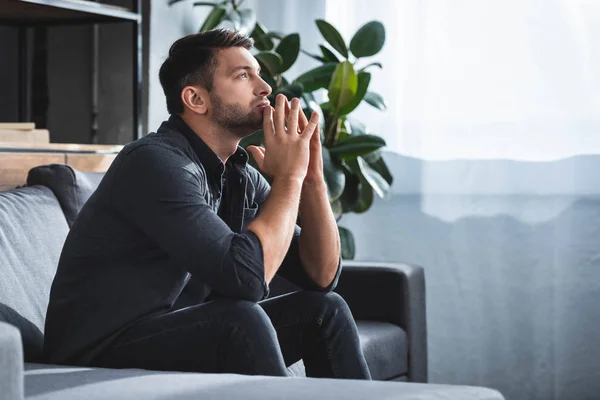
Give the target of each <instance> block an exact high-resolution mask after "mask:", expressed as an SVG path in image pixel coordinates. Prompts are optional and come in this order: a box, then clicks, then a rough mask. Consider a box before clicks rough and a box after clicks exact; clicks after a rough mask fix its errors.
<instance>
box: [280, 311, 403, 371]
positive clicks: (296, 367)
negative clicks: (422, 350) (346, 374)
mask: <svg viewBox="0 0 600 400" xmlns="http://www.w3.org/2000/svg"><path fill="white" fill-rule="evenodd" d="M356 326H357V328H358V336H359V338H360V345H361V347H362V350H363V353H364V355H365V359H366V360H367V365H368V366H369V371H371V378H373V379H374V380H380V381H385V380H390V379H395V378H398V377H400V376H402V375H406V373H407V372H408V343H407V339H406V333H405V332H404V330H402V328H400V327H399V326H397V325H394V324H390V323H387V322H377V321H357V322H356ZM288 374H289V375H290V376H295V377H305V376H306V371H305V370H304V363H303V362H302V360H300V361H298V362H297V363H295V364H292V365H290V366H289V368H288Z"/></svg>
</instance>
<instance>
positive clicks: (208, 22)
mask: <svg viewBox="0 0 600 400" xmlns="http://www.w3.org/2000/svg"><path fill="white" fill-rule="evenodd" d="M226 13H227V9H225V8H224V7H218V6H217V7H214V8H213V9H212V11H211V12H210V13H209V14H208V16H207V17H206V19H205V20H204V23H203V24H202V27H201V28H200V32H204V31H209V30H211V29H214V28H215V27H216V26H217V25H219V24H220V23H221V21H223V18H224V17H225V14H226Z"/></svg>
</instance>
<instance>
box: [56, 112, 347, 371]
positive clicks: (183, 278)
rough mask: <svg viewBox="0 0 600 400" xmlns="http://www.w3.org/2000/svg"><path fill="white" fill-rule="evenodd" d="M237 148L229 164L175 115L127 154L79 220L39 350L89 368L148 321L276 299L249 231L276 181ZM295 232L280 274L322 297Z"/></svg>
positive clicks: (260, 252) (258, 247)
mask: <svg viewBox="0 0 600 400" xmlns="http://www.w3.org/2000/svg"><path fill="white" fill-rule="evenodd" d="M247 161H248V155H247V153H246V152H245V151H244V149H242V148H241V147H238V149H237V151H236V152H235V154H233V155H232V156H231V157H229V159H228V160H227V162H226V163H225V164H223V163H222V162H221V160H220V159H219V158H218V157H217V155H216V154H215V153H214V152H213V151H212V150H211V149H210V148H209V147H208V146H207V145H206V144H205V143H204V142H203V141H202V140H201V139H200V138H199V137H198V136H197V135H196V134H195V133H194V132H193V131H192V130H191V129H190V128H189V127H188V126H187V125H186V124H185V122H184V121H183V120H182V119H181V118H180V117H178V116H171V118H170V119H169V120H168V121H166V122H164V123H163V124H162V125H161V127H160V128H159V130H158V131H157V132H156V133H151V134H149V135H147V136H145V137H144V138H142V139H139V140H137V141H135V142H132V143H130V144H128V145H127V146H125V147H124V148H123V150H122V151H121V152H120V153H119V155H118V156H117V157H116V159H115V161H114V162H113V164H112V165H111V167H110V168H109V170H108V171H107V173H106V175H105V176H104V178H103V180H102V182H101V183H100V185H99V186H98V188H97V189H96V191H95V192H94V194H93V195H92V196H91V197H90V199H89V200H88V201H87V202H86V204H85V205H84V206H83V208H82V209H81V211H80V213H79V214H78V216H77V218H76V220H75V222H74V224H73V226H72V228H71V231H70V232H69V235H68V237H67V240H66V242H65V245H64V247H63V251H62V254H61V257H60V261H59V265H58V270H57V273H56V276H55V278H54V282H53V284H52V289H51V293H50V302H49V306H48V313H47V317H46V327H45V343H44V354H45V356H46V359H47V360H48V361H49V362H55V363H87V362H89V361H90V360H91V359H92V358H93V357H94V356H95V355H96V354H98V352H99V351H101V350H102V349H104V348H105V347H106V346H108V345H109V344H110V342H111V340H113V339H114V338H115V337H116V335H118V334H119V333H120V332H122V331H123V330H125V329H127V327H129V326H131V325H132V324H135V323H136V322H138V321H140V320H143V319H145V318H150V317H152V316H155V315H159V314H162V313H165V312H170V311H173V310H176V309H179V308H182V307H187V306H191V305H197V304H201V303H203V302H205V301H209V300H211V299H214V298H217V297H230V298H237V299H245V300H249V301H254V302H256V301H260V300H262V299H264V298H266V297H267V296H268V294H269V287H268V285H267V283H266V282H265V279H264V276H265V273H264V263H263V250H262V246H261V243H260V240H259V238H258V237H257V236H256V235H255V234H254V233H253V232H251V231H248V230H247V227H248V225H249V223H250V222H251V221H252V220H253V219H254V218H255V217H256V216H257V214H258V213H259V212H260V207H261V205H262V204H263V202H264V201H265V199H266V198H267V196H268V194H269V190H270V187H269V184H268V182H267V181H266V180H265V179H264V177H262V176H261V175H260V173H259V172H258V171H257V170H256V169H255V168H253V167H252V166H251V165H250V164H248V163H247ZM299 235H300V227H298V226H296V228H295V232H294V236H293V239H292V242H291V245H290V248H289V250H288V253H287V255H286V258H285V260H284V261H283V263H282V265H281V267H280V269H279V271H278V275H279V276H282V277H284V278H286V279H287V280H289V281H291V282H292V283H294V284H295V285H297V286H299V287H300V288H303V289H307V290H327V291H329V290H332V289H333V288H334V287H335V285H336V283H337V279H338V277H339V274H340V270H341V268H340V267H338V274H337V276H336V278H335V280H334V281H333V282H332V284H331V285H330V286H329V287H328V288H325V289H322V288H319V286H318V285H317V284H316V283H315V282H313V281H312V280H311V278H310V277H309V276H308V274H306V272H305V270H304V268H303V267H302V264H301V262H300V257H299V250H298V238H299Z"/></svg>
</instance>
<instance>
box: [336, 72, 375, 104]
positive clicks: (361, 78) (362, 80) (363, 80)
mask: <svg viewBox="0 0 600 400" xmlns="http://www.w3.org/2000/svg"><path fill="white" fill-rule="evenodd" d="M370 82H371V74H370V73H369V72H359V73H358V87H357V89H356V94H355V95H354V97H352V99H351V100H350V101H349V102H348V104H346V105H345V106H344V107H343V108H342V109H341V110H340V115H347V114H350V113H351V112H352V111H354V109H355V108H356V107H358V105H359V104H360V102H361V101H362V100H363V98H364V97H365V94H366V93H367V89H368V88H369V83H370Z"/></svg>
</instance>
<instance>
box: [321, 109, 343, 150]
mask: <svg viewBox="0 0 600 400" xmlns="http://www.w3.org/2000/svg"><path fill="white" fill-rule="evenodd" d="M339 123H340V118H339V117H338V116H337V115H333V118H331V123H330V124H329V129H328V132H327V136H326V137H325V142H326V147H331V146H333V145H335V144H336V142H337V140H338V136H339V129H338V125H339Z"/></svg>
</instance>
